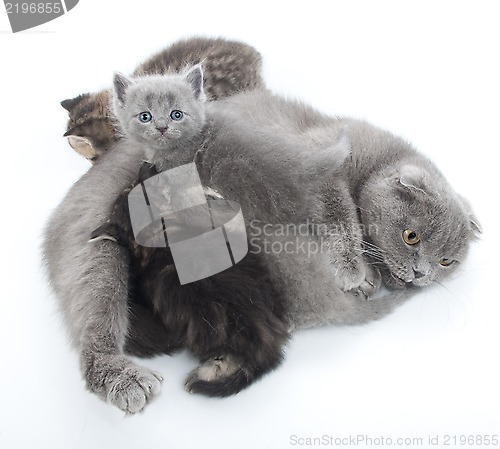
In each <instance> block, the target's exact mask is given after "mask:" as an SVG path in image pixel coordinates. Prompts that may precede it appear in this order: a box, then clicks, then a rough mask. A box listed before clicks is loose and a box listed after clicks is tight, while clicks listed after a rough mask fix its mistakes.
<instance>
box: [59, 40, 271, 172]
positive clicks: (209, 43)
mask: <svg viewBox="0 0 500 449" xmlns="http://www.w3.org/2000/svg"><path fill="white" fill-rule="evenodd" d="M199 63H201V64H202V65H203V68H204V73H205V85H204V88H205V93H206V95H207V98H208V100H216V99H220V98H225V97H228V96H230V95H233V94H235V93H237V92H240V91H244V90H249V89H254V88H258V87H263V86H264V83H263V81H262V78H261V73H260V72H261V66H262V61H261V56H260V54H259V53H258V52H257V51H256V50H255V49H254V48H253V47H251V46H249V45H247V44H243V43H241V42H236V41H229V40H225V39H220V38H219V39H209V38H202V37H195V38H190V39H185V40H181V41H179V42H176V43H175V44H172V45H171V46H170V47H168V48H167V49H165V50H163V51H161V52H159V53H158V54H156V55H154V56H152V57H151V58H149V59H148V60H147V61H145V62H144V63H143V64H141V65H140V66H139V67H138V68H137V69H136V70H135V72H134V76H140V75H149V74H158V75H163V74H168V73H179V72H182V71H183V70H184V69H186V67H191V66H194V65H196V64H199ZM111 99H112V91H111V90H104V91H101V92H98V93H95V94H90V93H87V94H82V95H79V96H78V97H75V98H72V99H68V100H64V101H63V102H61V105H62V106H63V107H64V108H65V109H66V110H67V111H68V113H69V121H68V125H67V131H66V133H65V134H64V136H66V137H68V142H69V144H70V145H71V146H72V147H73V149H74V150H75V151H76V152H77V153H79V154H81V155H82V156H84V157H86V158H87V159H89V160H90V161H92V162H95V161H96V160H97V159H98V157H99V156H100V155H102V154H103V153H104V152H105V151H106V150H107V149H108V148H109V147H110V146H112V145H113V144H114V143H116V142H117V141H118V140H120V139H121V130H120V127H119V124H118V122H117V120H116V117H115V116H114V113H113V108H112V105H111Z"/></svg>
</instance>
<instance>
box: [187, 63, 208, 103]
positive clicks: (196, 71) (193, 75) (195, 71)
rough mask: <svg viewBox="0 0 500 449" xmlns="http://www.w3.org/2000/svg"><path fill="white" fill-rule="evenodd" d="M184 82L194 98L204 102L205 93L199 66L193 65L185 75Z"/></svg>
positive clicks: (201, 71)
mask: <svg viewBox="0 0 500 449" xmlns="http://www.w3.org/2000/svg"><path fill="white" fill-rule="evenodd" d="M186 80H187V82H188V83H189V84H191V87H192V88H193V91H194V96H195V98H196V99H197V100H200V101H204V100H205V92H204V91H203V70H202V68H201V64H197V65H195V66H194V67H193V68H192V69H190V70H189V71H188V72H187V73H186Z"/></svg>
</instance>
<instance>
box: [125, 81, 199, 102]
mask: <svg viewBox="0 0 500 449" xmlns="http://www.w3.org/2000/svg"><path fill="white" fill-rule="evenodd" d="M193 99H194V94H193V92H192V89H190V87H189V85H188V84H187V83H186V82H185V81H183V80H180V79H179V80H178V79H170V80H168V81H167V80H164V79H158V78H152V79H150V80H145V81H142V82H140V83H137V84H135V85H133V86H132V87H131V88H130V90H129V92H127V103H130V104H131V105H133V104H134V103H135V104H141V105H142V106H147V107H148V108H154V107H158V106H162V105H165V106H172V105H174V104H182V103H184V102H188V101H192V100H193Z"/></svg>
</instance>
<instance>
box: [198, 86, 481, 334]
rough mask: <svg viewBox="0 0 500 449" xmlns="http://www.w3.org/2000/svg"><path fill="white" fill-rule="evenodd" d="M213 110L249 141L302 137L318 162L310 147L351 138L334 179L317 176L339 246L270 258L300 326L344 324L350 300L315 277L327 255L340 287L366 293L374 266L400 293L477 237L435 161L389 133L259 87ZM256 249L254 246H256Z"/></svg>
mask: <svg viewBox="0 0 500 449" xmlns="http://www.w3.org/2000/svg"><path fill="white" fill-rule="evenodd" d="M217 110H218V111H223V112H219V114H223V115H225V116H227V117H231V119H232V127H233V128H234V129H238V130H241V129H242V128H246V129H250V130H252V131H251V132H253V133H254V134H256V135H257V136H256V139H262V140H271V141H272V140H273V139H274V136H276V135H280V136H283V135H284V136H287V138H289V139H291V140H293V141H294V142H295V141H297V140H298V141H300V142H301V143H302V148H303V149H304V151H307V152H310V153H311V157H312V158H318V157H319V159H320V160H321V161H323V163H324V164H325V166H328V164H329V157H330V155H329V154H324V153H323V154H318V148H319V149H320V150H321V148H323V147H326V148H332V146H333V145H335V143H336V142H338V141H339V140H342V139H347V141H348V142H349V150H350V151H349V153H350V155H349V157H348V158H347V159H346V161H345V162H344V164H343V167H342V169H341V174H340V175H339V174H337V176H334V177H332V176H330V175H329V173H328V171H323V172H318V178H319V179H321V180H322V181H320V185H321V186H322V187H321V193H322V195H323V199H324V209H323V211H322V214H323V215H322V218H323V219H326V220H327V228H328V230H330V235H329V238H330V239H333V240H334V241H335V243H334V246H335V247H338V246H340V248H341V251H340V252H339V251H327V252H326V260H323V259H325V254H321V255H320V257H314V258H309V259H304V258H298V259H295V262H296V264H293V263H283V264H278V265H276V264H274V266H278V267H280V268H281V270H280V272H279V275H277V276H276V280H277V282H279V283H280V284H281V289H282V291H283V292H285V294H286V295H287V297H288V298H289V300H290V306H291V312H290V317H291V320H292V321H293V322H294V323H295V324H296V325H297V326H299V327H309V326H313V325H318V324H324V323H339V322H340V323H342V322H344V321H345V319H344V318H342V313H339V304H340V303H341V304H342V309H343V310H349V306H346V304H345V303H344V302H342V301H341V299H340V298H342V297H343V296H342V294H341V292H339V291H338V289H336V288H335V287H333V288H332V286H331V285H330V284H325V283H324V282H322V280H323V279H325V278H326V277H328V276H329V266H328V263H326V262H327V261H328V258H330V259H331V260H332V262H333V265H334V267H335V269H336V270H338V271H337V272H336V277H337V282H336V283H337V284H339V285H340V286H343V289H344V290H345V289H349V288H351V289H352V288H355V287H356V286H357V285H359V286H360V290H361V292H362V293H363V295H364V296H365V297H367V298H370V297H371V296H372V295H373V294H375V293H376V292H377V290H378V287H379V285H380V283H379V279H378V271H379V270H380V272H381V273H382V277H383V282H384V285H386V286H387V287H390V288H397V289H405V290H407V291H408V290H409V289H412V288H414V287H422V286H426V285H430V284H431V283H433V282H437V281H441V280H442V279H444V278H446V277H447V276H449V275H450V274H451V273H453V272H454V271H455V269H456V268H457V266H458V265H459V264H460V263H461V262H462V261H463V260H464V259H465V257H466V254H467V251H468V248H469V243H470V242H472V241H473V240H475V239H476V238H477V236H478V234H480V233H481V227H480V225H479V222H478V220H477V219H476V218H475V216H474V214H473V212H472V210H471V207H470V205H469V203H468V202H467V201H466V200H465V199H464V198H463V197H461V196H460V195H458V194H457V193H456V192H455V191H454V190H453V189H452V187H451V186H450V185H449V183H448V182H447V181H446V179H445V178H444V176H443V175H442V173H441V172H440V171H439V170H438V169H437V168H436V167H435V166H434V164H433V163H432V162H431V161H430V160H428V159H427V158H425V157H424V156H423V155H421V154H420V153H418V152H417V151H416V150H415V149H414V148H413V147H412V146H411V145H410V144H408V143H407V142H405V141H403V140H402V139H400V138H398V137H395V136H393V135H392V134H390V133H389V132H386V131H383V130H380V129H377V128H375V127H374V126H372V125H370V124H368V123H366V122H364V121H360V120H354V119H349V118H332V117H328V116H325V115H322V114H320V113H318V112H317V111H315V110H313V109H312V108H310V107H308V106H305V105H303V104H301V103H298V102H293V101H287V100H284V99H282V98H280V97H278V96H275V95H272V94H270V93H268V92H261V91H255V92H249V93H243V94H241V95H238V96H235V97H234V98H232V99H228V100H225V101H223V102H221V103H220V104H219V105H218V106H217ZM257 111H258V112H257ZM218 144H219V145H220V142H218ZM218 148H219V147H218ZM206 152H207V154H209V152H210V149H207V150H206ZM319 153H321V151H319ZM221 156H222V155H221ZM212 157H213V156H212ZM229 166H230V163H228V164H226V165H225V166H223V167H221V168H220V170H222V171H225V170H229ZM211 176H212V177H213V175H211ZM332 231H333V232H332ZM258 235H259V237H260V235H261V234H258ZM270 238H271V239H273V238H274V239H275V238H276V236H271V237H270ZM262 247H263V245H262V242H261V244H260V245H258V246H257V251H259V250H262ZM361 254H364V255H363V256H361V257H360V255H361ZM285 256H286V255H285ZM281 257H283V255H281ZM265 260H267V261H271V260H272V258H267V259H265ZM339 264H340V266H339ZM375 266H376V267H378V268H377V269H375V268H374V267H375ZM301 272H302V273H304V272H307V273H308V278H309V279H308V283H307V284H302V285H300V284H297V282H296V279H297V276H298V274H299V273H301ZM360 280H361V283H360ZM311 285H312V286H313V287H312V288H311Z"/></svg>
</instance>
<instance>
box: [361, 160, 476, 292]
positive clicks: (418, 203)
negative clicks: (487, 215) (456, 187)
mask: <svg viewBox="0 0 500 449" xmlns="http://www.w3.org/2000/svg"><path fill="white" fill-rule="evenodd" d="M359 205H360V213H361V218H362V221H363V224H364V225H365V232H366V233H367V234H368V235H367V238H368V239H369V240H370V241H371V242H372V243H373V244H375V245H376V246H378V247H379V248H380V249H381V251H380V253H379V254H378V255H376V258H377V259H378V260H379V261H383V264H382V267H383V268H382V272H383V274H384V281H385V283H386V285H389V286H393V287H400V288H401V287H403V288H404V287H409V286H419V287H421V286H425V285H429V284H431V283H433V282H436V281H439V280H441V279H443V278H445V277H447V276H448V275H449V274H451V273H452V272H453V271H454V270H455V269H456V268H457V267H458V265H459V264H460V263H461V262H462V261H463V260H464V258H465V256H466V254H467V252H468V248H469V243H470V242H471V241H473V240H475V239H476V238H477V237H478V235H479V234H480V233H481V227H480V225H479V222H478V220H477V219H476V218H475V217H474V215H473V213H472V210H471V208H470V205H469V203H468V202H467V201H466V200H465V199H463V198H462V197H460V196H459V195H458V194H456V193H455V192H454V191H453V190H452V189H451V187H450V186H449V184H448V183H447V182H446V180H445V179H444V178H443V177H442V175H441V174H440V173H439V172H438V171H437V170H434V169H431V168H430V167H422V166H421V164H418V163H415V164H414V165H407V164H406V165H405V164H402V165H400V166H399V167H396V169H391V171H387V170H385V171H382V172H380V173H379V174H378V175H374V176H373V177H372V179H371V180H370V181H369V182H368V183H367V184H366V185H365V187H364V188H363V190H362V192H361V195H360V203H359Z"/></svg>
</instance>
